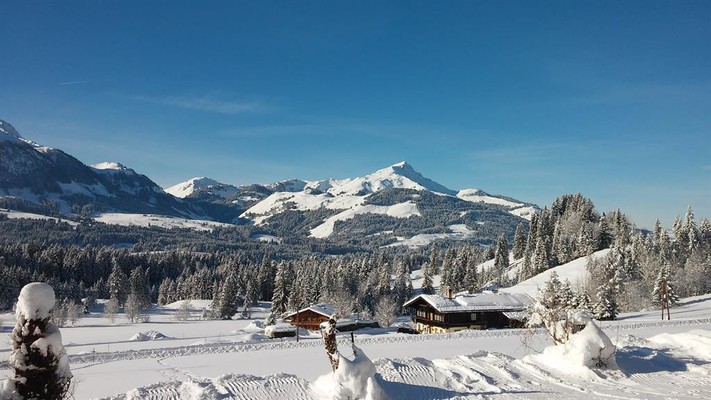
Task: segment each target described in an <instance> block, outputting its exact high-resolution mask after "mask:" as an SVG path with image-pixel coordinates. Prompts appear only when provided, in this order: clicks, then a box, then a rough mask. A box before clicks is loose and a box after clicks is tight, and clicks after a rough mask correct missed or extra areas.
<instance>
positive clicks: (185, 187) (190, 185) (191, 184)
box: [165, 176, 222, 199]
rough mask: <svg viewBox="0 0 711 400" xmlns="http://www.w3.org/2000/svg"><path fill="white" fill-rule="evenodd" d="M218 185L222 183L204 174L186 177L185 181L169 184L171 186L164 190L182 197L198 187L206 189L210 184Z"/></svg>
mask: <svg viewBox="0 0 711 400" xmlns="http://www.w3.org/2000/svg"><path fill="white" fill-rule="evenodd" d="M218 185H222V184H221V183H220V182H218V181H216V180H214V179H211V178H207V177H204V176H199V177H195V178H192V179H188V180H187V181H185V182H181V183H178V184H177V185H175V186H171V187H169V188H167V189H165V191H166V192H167V193H170V194H172V195H173V196H175V197H179V198H181V199H184V198H186V197H188V196H190V195H191V194H193V193H194V192H195V191H198V190H200V189H207V188H210V187H212V186H218Z"/></svg>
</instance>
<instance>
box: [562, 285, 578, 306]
mask: <svg viewBox="0 0 711 400" xmlns="http://www.w3.org/2000/svg"><path fill="white" fill-rule="evenodd" d="M558 297H559V298H560V303H561V305H562V306H563V307H565V308H569V309H572V308H575V307H576V299H575V293H573V289H572V288H571V287H570V281H569V280H568V279H566V280H565V281H563V283H562V285H561V287H560V295H559V296H558Z"/></svg>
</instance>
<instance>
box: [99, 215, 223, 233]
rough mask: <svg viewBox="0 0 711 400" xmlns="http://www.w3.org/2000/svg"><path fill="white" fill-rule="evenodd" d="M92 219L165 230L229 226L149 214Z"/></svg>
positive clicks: (104, 216) (210, 228) (204, 229)
mask: <svg viewBox="0 0 711 400" xmlns="http://www.w3.org/2000/svg"><path fill="white" fill-rule="evenodd" d="M94 219H95V220H96V221H99V222H103V223H105V224H111V225H121V226H143V227H152V226H155V227H161V228H166V229H172V228H181V229H194V230H198V231H212V230H213V229H214V228H216V227H222V228H224V227H229V226H231V225H230V224H225V223H221V222H215V221H206V220H199V219H186V218H178V217H170V216H165V215H151V214H127V213H104V214H101V215H99V216H97V217H96V218H94Z"/></svg>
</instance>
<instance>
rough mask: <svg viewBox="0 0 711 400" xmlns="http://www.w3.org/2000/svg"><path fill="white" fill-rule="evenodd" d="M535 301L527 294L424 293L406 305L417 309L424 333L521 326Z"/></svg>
mask: <svg viewBox="0 0 711 400" xmlns="http://www.w3.org/2000/svg"><path fill="white" fill-rule="evenodd" d="M533 303H534V300H533V298H531V296H528V295H526V294H509V293H493V292H485V293H475V294H468V293H467V294H461V293H460V294H457V295H455V296H453V297H445V296H441V295H427V294H421V295H419V296H417V297H415V298H413V299H411V300H409V301H408V302H406V303H405V304H404V307H406V308H411V309H414V310H415V311H416V313H415V324H416V327H417V330H418V331H420V332H422V333H447V332H457V331H460V330H464V329H490V328H520V327H522V326H523V325H524V323H525V319H526V313H525V310H526V308H527V307H528V306H529V305H531V304H533Z"/></svg>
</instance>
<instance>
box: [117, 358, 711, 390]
mask: <svg viewBox="0 0 711 400" xmlns="http://www.w3.org/2000/svg"><path fill="white" fill-rule="evenodd" d="M375 363H376V367H377V370H378V373H379V374H380V385H381V386H382V387H383V389H384V390H385V392H386V393H387V394H388V396H389V398H390V399H391V400H395V399H408V400H426V399H481V398H484V399H487V398H495V399H514V398H515V399H519V398H530V399H571V398H592V399H600V398H607V399H637V398H639V399H642V398H644V399H669V398H673V399H699V398H705V397H707V393H708V385H709V382H710V380H711V379H709V376H710V374H711V367H709V366H707V367H705V368H702V367H700V368H701V370H700V371H684V373H683V374H680V373H679V372H675V373H672V374H671V375H670V374H669V372H663V373H664V382H665V383H666V385H665V386H664V388H663V389H662V388H660V386H659V375H657V374H655V373H653V372H652V373H644V374H641V373H635V374H631V375H630V376H629V377H628V376H625V375H624V374H623V373H622V372H620V371H605V372H604V374H605V375H602V374H603V373H600V374H601V376H600V378H599V380H594V381H590V380H581V379H580V378H575V377H567V376H565V375H561V374H559V373H553V372H549V371H548V370H547V369H546V368H544V367H541V366H538V365H535V364H532V363H529V362H525V361H521V360H516V359H513V358H511V357H509V356H507V355H504V354H499V353H495V352H485V351H482V352H478V353H475V354H472V355H468V356H458V357H454V358H450V359H440V360H432V361H430V360H426V359H421V358H413V359H382V360H377V361H376V362H375ZM310 385H311V383H310V382H308V381H306V380H304V379H301V378H297V377H295V376H292V375H286V374H279V375H272V376H267V377H254V376H248V375H225V376H222V377H219V378H216V379H202V380H200V379H192V380H190V381H188V382H185V383H181V382H175V381H173V382H167V383H161V384H156V385H152V386H149V387H144V388H139V389H135V390H132V391H130V392H128V393H126V394H122V395H119V396H115V397H108V398H105V399H107V400H108V399H111V400H124V399H127V400H128V399H130V400H133V399H149V400H174V399H175V400H177V399H244V400H247V399H260V400H261V399H264V400H266V399H277V400H281V399H284V400H286V399H291V400H312V399H314V400H315V399H318V397H317V396H316V395H315V393H314V392H313V391H312V390H311V387H310ZM655 388H656V389H657V390H656V391H655V390H654V389H655Z"/></svg>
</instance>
